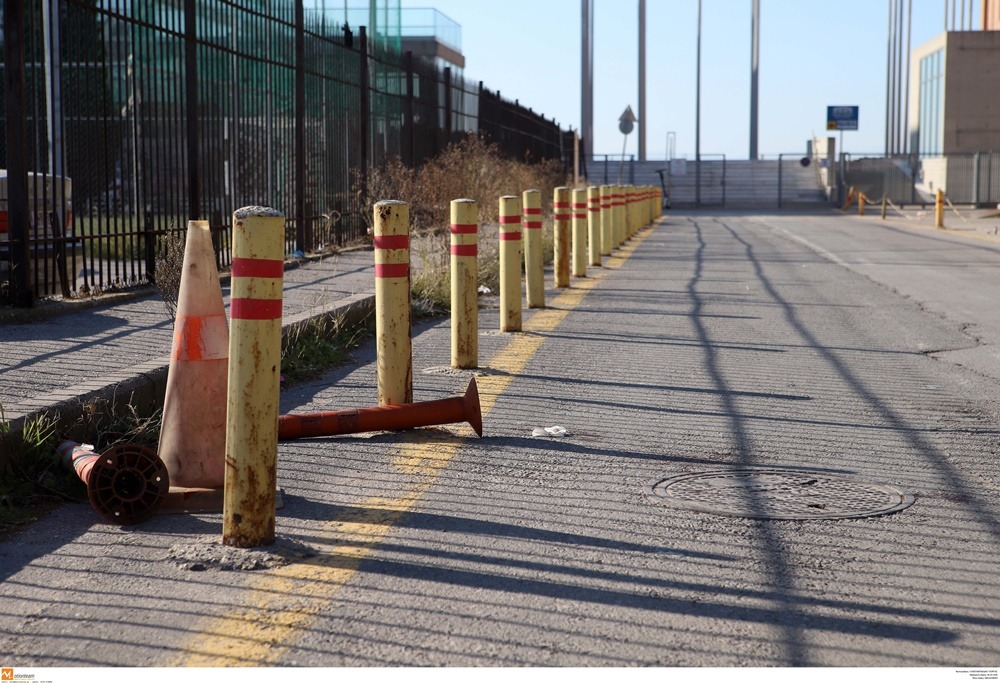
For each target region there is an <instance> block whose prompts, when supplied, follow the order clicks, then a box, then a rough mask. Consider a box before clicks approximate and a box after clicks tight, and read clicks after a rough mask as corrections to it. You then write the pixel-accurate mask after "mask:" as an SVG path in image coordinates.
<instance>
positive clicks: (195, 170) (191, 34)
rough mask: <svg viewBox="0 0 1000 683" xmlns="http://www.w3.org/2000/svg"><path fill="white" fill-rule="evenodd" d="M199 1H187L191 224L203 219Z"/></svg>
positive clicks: (187, 112) (187, 92)
mask: <svg viewBox="0 0 1000 683" xmlns="http://www.w3.org/2000/svg"><path fill="white" fill-rule="evenodd" d="M196 5H197V1H196V0H184V95H185V113H186V119H187V121H186V134H187V171H188V220H192V221H196V220H198V219H200V218H201V164H200V162H199V147H201V141H200V139H199V130H198V23H197V16H196Z"/></svg>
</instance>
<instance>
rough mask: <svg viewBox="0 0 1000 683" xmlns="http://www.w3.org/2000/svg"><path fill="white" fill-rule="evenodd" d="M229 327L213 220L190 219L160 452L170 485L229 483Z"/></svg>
mask: <svg viewBox="0 0 1000 683" xmlns="http://www.w3.org/2000/svg"><path fill="white" fill-rule="evenodd" d="M228 368H229V327H228V326H227V324H226V310H225V307H224V306H223V303H222V287H221V286H220V285H219V271H218V269H217V268H216V267H215V252H214V251H213V250H212V236H211V233H210V231H209V227H208V221H188V234H187V242H186V244H185V246H184V266H183V272H182V273H181V286H180V292H179V293H178V295H177V318H176V320H175V321H174V343H173V349H172V351H171V354H170V370H169V373H168V375H167V391H166V396H165V397H164V400H163V422H162V426H161V429H160V447H159V456H160V459H161V460H163V462H164V464H165V465H166V466H167V471H168V472H169V473H170V483H171V484H172V485H174V486H181V487H201V488H215V487H221V486H222V485H223V482H224V481H225V453H226V382H227V375H228Z"/></svg>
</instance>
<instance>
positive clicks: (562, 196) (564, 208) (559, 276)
mask: <svg viewBox="0 0 1000 683" xmlns="http://www.w3.org/2000/svg"><path fill="white" fill-rule="evenodd" d="M569 204H570V202H569V188H568V187H557V188H555V189H554V190H552V232H553V240H554V242H555V249H554V251H555V255H554V258H553V261H554V267H553V271H554V279H555V285H556V287H569V256H570V253H569V245H570V233H569V223H570V220H571V219H572V216H571V215H570V209H571V208H572V207H570V205H569Z"/></svg>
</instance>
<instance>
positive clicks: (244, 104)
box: [0, 0, 572, 305]
mask: <svg viewBox="0 0 1000 683" xmlns="http://www.w3.org/2000/svg"><path fill="white" fill-rule="evenodd" d="M3 37H4V45H3V50H4V82H5V87H4V90H3V93H2V96H3V100H2V101H3V105H4V106H3V109H2V110H0V111H2V112H3V119H2V120H0V129H2V136H0V143H2V147H0V167H2V168H5V169H7V174H8V175H7V177H6V179H0V286H3V285H4V284H5V285H6V287H5V290H6V291H5V292H0V295H3V296H4V297H5V298H6V299H8V300H10V301H13V302H14V303H15V304H17V305H30V303H31V301H32V300H33V298H34V297H35V296H44V295H50V294H56V293H61V294H63V295H66V296H68V295H72V294H73V293H75V292H79V291H84V292H85V291H88V290H90V291H93V290H96V289H103V290H107V289H111V288H122V287H127V286H131V285H134V284H141V283H146V282H149V281H151V280H152V279H153V278H154V276H155V263H156V255H157V254H158V253H159V252H160V251H161V250H162V249H163V238H164V236H166V235H169V234H177V235H179V234H182V232H183V230H184V229H185V227H186V223H187V221H188V220H189V219H204V220H208V221H209V222H210V225H211V228H212V233H213V237H214V239H215V244H216V250H217V255H218V264H219V267H220V268H223V269H225V268H227V267H228V265H229V259H230V254H229V242H230V234H229V230H230V225H229V220H230V215H231V213H232V211H233V210H234V209H235V208H238V207H240V206H246V205H252V204H262V205H269V206H274V207H275V208H278V209H279V210H282V211H284V213H285V215H286V216H287V217H288V220H287V230H286V238H287V239H286V245H287V247H286V248H287V251H288V253H289V254H292V253H294V252H296V251H302V252H315V251H320V250H323V249H327V248H330V247H335V246H338V245H342V244H345V243H347V242H351V241H355V240H358V239H361V238H362V237H363V236H364V235H365V231H366V227H367V223H366V221H365V217H364V213H363V212H364V211H365V207H366V206H367V202H368V201H369V198H367V197H364V196H363V188H364V186H365V179H366V174H367V169H369V168H370V167H372V166H374V165H377V164H381V163H384V162H386V161H388V160H390V159H392V158H394V157H397V156H398V157H400V158H401V159H402V160H403V162H404V163H406V164H408V165H411V166H418V165H420V164H421V163H423V162H424V161H425V160H427V159H429V158H431V157H433V156H435V155H436V154H438V153H439V152H441V151H442V150H443V149H444V148H445V147H446V146H447V145H448V144H450V143H451V142H453V141H456V140H458V139H460V138H461V137H463V136H464V135H466V134H468V133H478V134H480V135H482V136H484V137H485V138H487V139H489V140H490V141H491V142H495V143H496V144H497V145H498V147H499V148H500V150H501V151H502V152H504V153H505V154H508V155H510V156H513V157H517V158H519V159H526V160H530V161H539V160H544V159H553V158H561V159H563V160H564V161H565V162H567V163H568V159H569V157H570V156H571V155H572V144H568V143H567V141H568V140H572V137H567V136H571V135H572V133H566V132H564V131H562V130H561V129H560V128H559V126H558V125H557V124H556V123H555V122H554V121H551V120H547V119H545V118H544V117H543V116H541V115H539V114H536V113H534V112H532V111H531V110H530V109H526V108H524V107H522V106H520V105H519V104H518V103H516V102H509V101H507V100H504V99H502V98H501V97H500V94H499V93H493V92H490V91H489V90H488V89H486V88H484V87H483V84H482V83H471V82H469V81H466V80H465V79H463V78H458V77H455V76H454V75H453V74H452V72H451V71H450V70H449V69H447V68H445V69H441V68H438V67H437V66H435V65H434V64H433V63H430V62H428V61H424V60H420V59H415V58H413V57H412V56H411V55H409V54H405V55H399V54H397V53H395V52H387V51H384V50H381V49H378V48H377V47H375V46H376V45H377V42H376V41H371V42H370V41H369V40H368V39H367V36H366V31H365V28H364V27H360V28H358V29H357V32H356V33H355V32H353V31H352V30H350V29H348V28H347V27H344V26H341V25H339V24H336V23H327V21H326V20H325V19H324V17H323V15H322V14H321V13H313V12H310V13H306V12H304V10H303V7H302V2H301V0H269V1H267V2H265V0H169V1H168V0H38V1H37V2H29V3H24V2H21V1H20V0H4V36H3ZM63 179H68V180H65V181H64V180H63ZM25 185H26V187H25Z"/></svg>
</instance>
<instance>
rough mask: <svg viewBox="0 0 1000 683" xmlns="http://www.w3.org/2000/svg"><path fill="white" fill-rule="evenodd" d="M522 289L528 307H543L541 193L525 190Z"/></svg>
mask: <svg viewBox="0 0 1000 683" xmlns="http://www.w3.org/2000/svg"><path fill="white" fill-rule="evenodd" d="M522 197H523V198H524V205H523V209H522V211H523V212H524V290H525V292H526V298H527V303H528V308H544V307H545V254H543V253H542V193H541V192H539V191H538V190H525V191H524V192H523V193H522Z"/></svg>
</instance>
